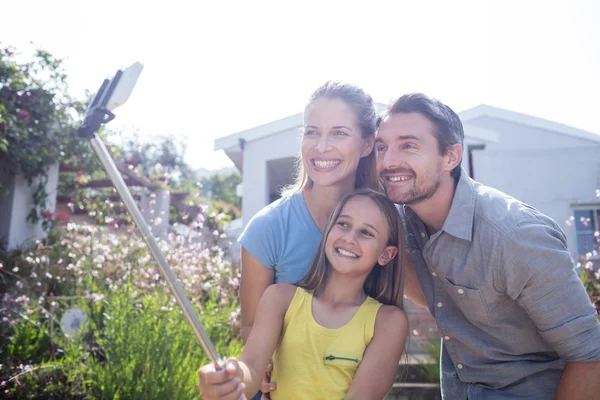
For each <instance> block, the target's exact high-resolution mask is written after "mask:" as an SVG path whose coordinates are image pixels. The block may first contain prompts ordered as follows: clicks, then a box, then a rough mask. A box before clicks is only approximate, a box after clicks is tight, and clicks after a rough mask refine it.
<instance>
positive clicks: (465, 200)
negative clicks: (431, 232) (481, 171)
mask: <svg viewBox="0 0 600 400" xmlns="http://www.w3.org/2000/svg"><path fill="white" fill-rule="evenodd" d="M473 183H474V182H473V180H472V179H471V178H469V176H468V175H467V171H465V169H464V168H462V167H461V171H460V178H459V179H458V183H457V184H456V190H455V191H454V198H453V199H452V205H451V206H450V212H449V213H448V217H446V221H445V222H444V225H443V226H442V230H443V231H444V232H446V233H448V234H450V235H452V236H454V237H457V238H459V239H464V240H468V241H471V239H472V236H473V216H474V214H475V198H476V196H475V187H474V184H473Z"/></svg>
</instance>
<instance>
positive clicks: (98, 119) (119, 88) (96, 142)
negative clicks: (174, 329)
mask: <svg viewBox="0 0 600 400" xmlns="http://www.w3.org/2000/svg"><path fill="white" fill-rule="evenodd" d="M142 68H143V66H142V64H140V63H139V62H136V63H135V64H133V65H132V66H130V67H129V68H127V69H125V70H118V71H117V73H116V74H115V76H114V77H113V78H112V79H110V80H109V79H105V80H104V82H103V83H102V86H100V89H99V90H98V93H96V95H95V96H94V99H93V100H92V101H91V103H90V104H89V105H88V108H87V111H86V113H85V118H84V121H83V124H81V126H80V127H79V128H78V129H77V134H78V135H79V137H82V138H86V139H89V140H90V143H91V144H92V148H93V149H94V152H95V153H96V155H97V156H98V158H99V159H100V162H101V163H102V166H103V167H104V169H105V170H106V173H107V174H108V176H109V177H110V180H111V181H112V183H113V185H114V186H115V188H116V189H117V192H118V193H119V196H120V197H121V200H123V203H124V204H125V207H127V211H129V214H131V216H132V217H133V220H134V221H135V225H136V226H137V228H138V231H139V232H140V234H141V235H142V238H143V239H144V241H145V242H146V244H147V245H148V247H149V248H150V253H151V254H152V256H153V257H154V259H155V260H156V262H157V263H158V266H159V269H160V272H161V274H162V276H163V278H164V279H165V280H166V281H167V283H168V285H169V288H170V289H171V292H173V294H174V295H175V298H176V299H177V303H178V304H179V306H180V307H181V309H182V310H183V313H184V314H185V316H186V317H187V319H188V321H189V323H190V324H191V325H192V328H193V329H194V333H195V334H196V337H197V338H198V340H199V341H200V344H201V345H202V348H203V349H204V352H205V353H206V354H207V355H208V358H209V359H210V360H211V361H212V362H213V363H215V364H216V365H217V366H220V365H221V358H220V357H219V353H217V349H215V346H214V345H213V343H212V342H211V340H210V338H209V337H208V335H207V334H206V331H205V330H204V327H203V326H202V323H201V322H200V319H199V318H198V315H196V312H195V311H194V309H193V307H192V303H190V301H189V300H188V298H187V296H186V295H185V292H184V291H183V288H182V287H181V285H180V284H179V282H178V281H177V278H176V277H175V275H174V274H173V271H172V270H171V267H169V264H168V262H167V260H166V258H165V256H164V255H163V253H162V252H161V251H160V248H159V247H158V244H157V243H156V240H155V239H154V236H153V235H152V232H151V231H150V228H149V227H148V224H147V223H146V220H145V219H144V217H143V216H142V213H141V212H140V210H139V208H138V207H137V205H136V203H135V201H134V200H133V196H132V195H131V192H130V191H129V189H128V188H127V185H126V184H125V181H124V180H123V177H122V176H121V174H120V173H119V170H118V169H117V166H116V165H115V163H114V161H113V159H112V157H111V155H110V153H109V152H108V150H107V149H106V146H105V145H104V143H103V142H102V140H100V138H99V137H98V136H97V135H96V131H97V130H98V129H99V128H100V125H101V124H106V123H107V122H110V121H112V120H113V119H114V118H115V115H114V114H113V113H112V110H114V109H115V108H117V107H119V106H120V105H122V104H124V103H125V102H126V101H127V99H128V98H129V95H130V94H131V92H132V91H133V87H134V86H135V83H136V82H137V79H138V77H139V76H140V73H141V72H142Z"/></svg>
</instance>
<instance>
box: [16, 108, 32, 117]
mask: <svg viewBox="0 0 600 400" xmlns="http://www.w3.org/2000/svg"><path fill="white" fill-rule="evenodd" d="M19 115H20V116H21V118H23V119H29V118H30V117H31V113H30V112H29V111H27V110H21V111H19Z"/></svg>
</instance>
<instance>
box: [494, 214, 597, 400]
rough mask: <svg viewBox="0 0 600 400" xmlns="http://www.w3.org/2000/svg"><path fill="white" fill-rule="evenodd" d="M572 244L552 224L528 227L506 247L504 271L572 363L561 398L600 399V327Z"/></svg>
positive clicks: (514, 293)
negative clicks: (570, 247) (574, 259)
mask: <svg viewBox="0 0 600 400" xmlns="http://www.w3.org/2000/svg"><path fill="white" fill-rule="evenodd" d="M566 243H567V242H566V238H565V236H564V234H563V232H562V231H561V230H560V229H559V228H558V227H557V226H556V225H554V224H553V223H551V222H547V221H543V220H539V221H535V222H528V223H526V224H523V225H522V226H520V227H519V228H518V229H516V230H515V231H514V232H512V234H511V235H510V240H509V241H508V242H507V245H506V246H503V248H502V254H503V258H504V260H505V261H506V262H503V263H502V264H501V265H500V267H501V268H500V269H499V270H500V273H501V274H504V277H505V279H504V280H502V282H503V284H504V285H505V289H506V292H507V294H508V295H509V296H511V297H513V298H515V299H516V300H517V302H518V303H519V304H520V305H521V306H522V307H523V308H524V309H525V310H526V311H527V313H528V315H529V316H530V318H531V320H532V321H533V322H534V324H535V326H536V328H537V329H538V332H539V333H540V335H541V336H542V337H543V338H544V339H545V340H546V342H547V343H549V344H550V345H551V346H552V347H553V349H554V350H555V351H556V352H557V353H558V355H559V356H560V357H561V358H562V359H563V360H564V361H565V362H566V363H567V366H566V368H565V370H564V372H563V376H562V377H561V379H560V383H559V386H558V388H557V392H556V396H557V399H564V398H567V397H568V399H580V398H581V399H590V398H599V397H600V390H598V388H599V387H600V373H599V372H598V371H599V370H600V368H599V367H598V363H599V362H600V323H599V322H598V315H597V312H596V309H595V307H594V306H593V305H592V304H591V301H590V298H589V296H588V294H587V292H586V291H585V288H584V287H583V285H582V283H581V281H580V279H579V276H578V275H577V273H576V271H575V270H574V268H573V262H572V259H571V256H570V253H569V252H568V250H567V244H566ZM582 380H585V384H582ZM592 391H594V395H593V396H591V397H590V395H589V394H590V393H592ZM564 396H567V397H564Z"/></svg>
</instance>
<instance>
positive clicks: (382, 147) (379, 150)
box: [377, 146, 385, 152]
mask: <svg viewBox="0 0 600 400" xmlns="http://www.w3.org/2000/svg"><path fill="white" fill-rule="evenodd" d="M377 151H378V152H382V151H385V146H377Z"/></svg>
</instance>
